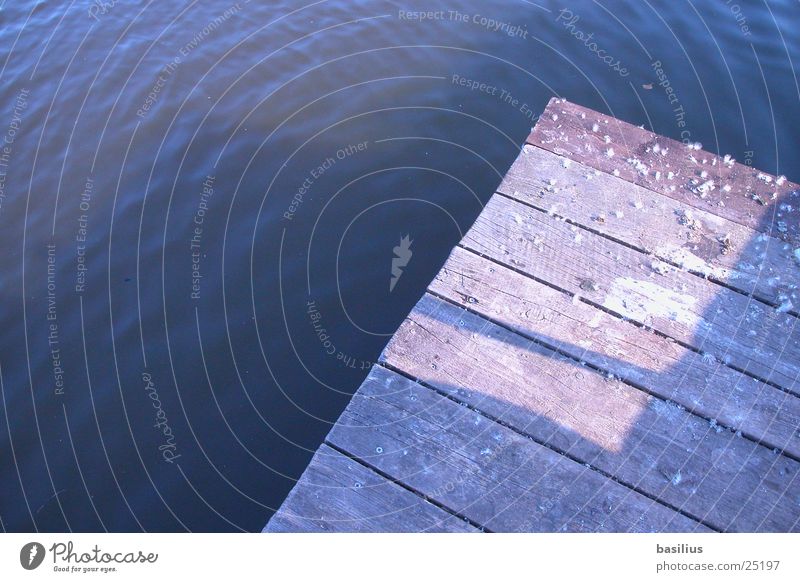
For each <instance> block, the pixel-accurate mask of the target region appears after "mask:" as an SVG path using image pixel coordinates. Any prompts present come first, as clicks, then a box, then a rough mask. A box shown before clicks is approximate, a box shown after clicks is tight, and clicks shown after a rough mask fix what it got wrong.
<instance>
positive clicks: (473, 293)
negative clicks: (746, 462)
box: [429, 247, 800, 459]
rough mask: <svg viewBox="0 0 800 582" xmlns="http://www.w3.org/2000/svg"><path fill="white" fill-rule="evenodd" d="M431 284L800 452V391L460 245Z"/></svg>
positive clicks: (701, 410)
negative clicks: (705, 355)
mask: <svg viewBox="0 0 800 582" xmlns="http://www.w3.org/2000/svg"><path fill="white" fill-rule="evenodd" d="M429 291H431V292H434V293H436V294H437V295H440V296H442V297H445V298H447V299H449V300H451V301H453V302H455V303H461V304H463V305H464V306H465V307H466V308H468V309H470V310H472V311H475V312H476V313H478V314H480V315H482V316H483V317H485V318H487V319H490V320H492V321H496V322H498V323H500V324H502V325H504V326H506V327H508V328H510V329H512V330H515V331H517V332H519V333H521V334H523V335H525V336H527V337H533V338H535V339H537V340H539V341H541V342H543V343H545V344H546V345H550V346H553V347H555V348H556V349H558V350H560V351H561V352H562V353H565V354H567V355H569V356H571V357H573V358H575V359H577V360H581V361H585V362H587V363H589V364H590V365H593V366H595V367H597V368H600V369H602V370H605V371H607V372H610V373H612V374H614V375H615V376H617V377H619V378H623V379H625V380H627V381H629V382H631V383H634V384H635V385H637V386H642V387H645V388H646V389H647V390H649V391H651V392H653V393H655V394H658V395H659V396H661V397H663V398H665V399H667V400H672V401H674V402H676V403H678V404H680V405H682V406H684V407H685V408H687V409H688V410H689V411H692V412H695V413H696V414H699V415H702V416H704V417H705V418H709V419H715V420H717V421H718V423H719V424H722V425H725V426H728V427H731V428H733V429H734V430H740V431H742V432H743V433H744V434H745V435H747V436H749V437H751V438H754V439H756V440H759V441H762V442H763V443H764V444H765V445H766V446H768V447H769V448H777V449H780V450H785V451H786V452H787V453H789V454H791V455H793V456H794V458H795V459H797V458H799V457H800V435H798V427H800V398H797V397H795V396H792V395H790V394H787V393H786V392H783V391H781V390H778V389H776V388H774V387H773V386H770V385H768V384H764V383H762V382H759V381H757V380H755V379H753V378H750V377H749V376H745V375H743V374H741V373H739V372H737V371H735V370H733V369H731V368H729V367H727V366H723V365H721V364H720V363H719V362H717V361H715V360H711V359H709V358H703V357H702V356H701V355H700V354H698V353H696V352H693V351H691V350H688V349H686V348H685V347H683V346H682V345H680V344H678V343H676V342H674V341H669V340H668V339H666V338H664V337H662V336H660V335H657V334H654V333H652V332H650V331H647V330H645V329H643V328H641V327H638V326H636V325H633V324H632V323H630V322H626V321H623V320H622V319H619V318H616V317H614V316H612V315H610V314H608V313H605V312H603V311H601V310H599V309H597V308H595V307H593V306H591V305H588V304H586V303H584V302H581V301H578V302H575V301H573V299H572V297H571V296H570V295H569V294H567V293H563V292H561V291H557V290H555V289H553V288H551V287H547V286H546V285H543V284H541V283H539V282H537V281H535V280H533V279H531V278H529V277H525V276H524V275H521V274H519V273H516V272H514V271H512V270H510V269H507V268H504V267H502V266H500V265H498V264H496V263H492V262H490V261H488V260H487V259H484V258H481V257H479V256H477V255H475V254H473V253H471V252H469V251H467V250H464V249H462V248H459V247H456V248H455V249H454V250H453V252H452V254H451V255H450V258H449V259H448V261H447V263H446V264H445V265H444V267H443V268H442V270H441V271H440V272H439V274H438V275H437V276H436V278H435V279H434V281H433V282H432V283H431V285H430V287H429Z"/></svg>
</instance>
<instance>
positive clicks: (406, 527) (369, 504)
mask: <svg viewBox="0 0 800 582" xmlns="http://www.w3.org/2000/svg"><path fill="white" fill-rule="evenodd" d="M264 531H265V532H273V533H274V532H315V531H316V532H322V531H325V532H422V531H429V532H434V531H438V532H469V531H473V532H474V531H478V530H477V529H475V528H474V527H472V526H471V525H469V524H468V523H466V522H465V521H464V520H462V519H459V518H457V517H455V516H453V515H451V514H449V513H447V512H446V511H444V510H442V509H440V508H438V507H436V506H435V505H432V504H431V503H428V502H427V501H425V500H424V499H422V498H421V497H419V496H417V495H415V494H414V493H412V492H410V491H408V490H406V489H403V488H402V487H400V486H399V485H397V484H395V483H392V482H391V481H389V480H387V479H385V478H384V477H381V476H380V475H378V474H377V473H374V472H373V471H370V470H369V469H367V468H366V467H364V466H363V465H361V464H360V463H357V462H356V461H353V460H352V459H350V458H348V457H346V456H345V455H342V454H341V453H339V452H337V451H336V450H334V449H332V448H330V447H328V446H326V445H322V446H321V447H320V448H319V450H318V451H317V452H316V454H315V455H314V458H313V459H312V460H311V464H310V465H309V466H308V468H307V469H306V471H305V472H304V473H303V476H302V477H301V478H300V480H299V481H298V482H297V485H296V486H295V487H294V488H293V489H292V491H291V492H290V493H289V496H288V497H287V498H286V501H284V503H283V505H282V506H281V508H280V509H279V510H278V511H277V513H275V515H274V516H273V517H272V519H271V520H270V521H269V523H268V524H267V527H266V528H265V529H264Z"/></svg>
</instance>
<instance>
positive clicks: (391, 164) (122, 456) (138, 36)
mask: <svg viewBox="0 0 800 582" xmlns="http://www.w3.org/2000/svg"><path fill="white" fill-rule="evenodd" d="M0 1H1V0H0ZM0 7H1V8H0V139H2V140H4V142H3V143H0V249H1V250H0V321H1V322H2V325H1V326H0V378H1V379H2V399H1V402H2V414H0V443H1V446H0V455H1V456H0V479H2V482H0V519H1V520H2V527H3V528H4V529H5V530H10V531H33V530H39V531H52V530H74V531H86V530H88V531H96V530H99V531H102V530H104V529H107V530H114V531H117V530H122V531H131V530H132V531H138V530H147V531H165V530H166V531H173V530H177V531H183V530H203V531H218V530H239V529H242V530H258V529H260V528H261V527H262V526H263V525H264V523H265V522H266V521H267V519H268V518H269V516H270V515H271V513H272V511H273V510H274V509H275V508H276V507H277V506H278V505H279V504H280V503H281V501H282V500H283V498H284V497H285V495H286V493H287V492H288V491H289V489H290V488H291V487H292V484H293V482H294V480H295V479H296V478H297V477H298V476H299V475H300V474H301V472H302V471H303V469H304V468H305V465H306V464H307V462H308V460H309V458H310V456H311V454H312V452H313V450H314V449H316V447H317V446H318V445H319V443H320V442H321V440H322V438H323V437H324V435H325V434H326V433H327V431H328V430H329V427H330V424H331V423H332V422H333V421H335V419H336V418H337V417H338V415H339V413H340V412H341V410H342V409H343V408H344V406H345V405H346V403H347V401H348V397H349V395H350V394H351V393H352V392H353V391H354V390H355V389H356V388H357V386H358V385H359V383H360V381H361V379H362V378H363V377H364V375H365V374H366V370H367V369H368V367H369V365H370V362H372V361H373V360H375V359H376V358H377V356H378V354H379V353H380V351H381V349H382V348H383V346H384V345H385V343H386V341H387V340H388V337H389V336H390V335H391V334H392V332H393V331H394V330H395V329H396V327H397V326H398V325H399V323H400V322H401V321H402V319H403V317H404V315H405V314H407V313H408V311H409V310H410V309H411V307H412V306H413V305H414V303H415V302H416V300H417V299H418V298H419V297H420V295H421V294H422V292H423V290H424V289H425V287H426V286H427V283H428V282H429V281H430V279H431V278H432V277H433V275H434V274H435V273H436V271H437V270H438V269H439V267H440V266H441V264H442V263H443V261H444V260H445V258H446V256H447V255H448V253H449V251H450V249H451V247H452V246H453V245H454V244H455V243H456V242H457V241H458V240H459V239H460V237H461V236H462V234H463V233H464V232H465V231H466V229H468V228H469V226H470V224H471V223H472V221H473V220H474V219H475V217H476V216H477V214H478V213H479V212H480V210H481V208H482V204H483V203H484V202H485V201H486V200H487V199H488V197H489V196H490V195H491V194H492V192H493V189H494V187H495V186H496V185H497V184H498V183H499V181H500V177H501V176H502V174H503V173H504V172H505V171H506V170H507V168H508V166H509V165H510V164H511V162H512V160H513V159H514V158H515V157H516V155H517V153H518V151H519V147H520V144H521V143H522V142H523V140H524V138H525V136H526V135H527V133H528V132H529V130H530V127H531V126H532V125H534V124H535V122H536V116H537V115H538V114H539V113H540V112H541V111H542V109H543V108H544V106H545V104H546V103H547V101H548V99H549V98H550V97H552V96H553V95H559V96H562V97H565V98H567V99H569V100H571V101H574V102H577V103H580V104H582V105H586V106H588V107H591V108H595V109H599V110H601V111H603V112H606V113H610V114H611V115H614V116H616V117H619V118H622V119H625V120H627V121H631V122H633V123H636V124H643V125H644V126H645V127H647V128H648V129H651V130H653V131H655V132H657V133H661V134H664V135H668V136H670V137H674V138H676V139H683V140H686V141H692V142H701V143H702V144H703V145H704V147H705V148H706V149H710V150H713V151H717V152H720V153H730V154H732V155H733V156H734V157H735V158H737V159H738V160H745V161H747V162H748V163H752V164H753V165H754V166H757V167H759V168H761V169H763V170H765V171H769V172H771V173H775V174H786V175H787V176H788V177H789V178H791V179H793V180H795V181H797V180H798V179H800V167H798V156H800V142H799V141H798V139H797V131H796V130H797V127H796V123H795V120H796V119H798V118H800V89H799V88H798V79H797V75H796V64H797V63H798V62H800V34H798V32H797V30H798V29H797V23H798V22H800V7H798V5H797V3H796V2H793V1H791V0H782V1H771V2H746V3H745V2H741V4H736V3H735V2H726V1H725V0H715V1H711V0H707V1H703V2H697V1H694V2H690V1H688V0H677V1H675V0H669V1H667V0H661V1H658V2H588V1H586V2H575V3H572V4H570V5H568V6H565V5H563V4H559V3H554V2H549V1H546V0H541V1H539V2H527V1H523V0H518V1H506V2H500V1H481V2H477V1H472V2H469V1H465V0H461V1H454V2H450V3H448V5H447V6H441V5H438V4H435V3H433V4H432V3H426V2H419V1H417V2H409V3H398V2H387V1H347V2H344V1H339V0H330V1H324V0H322V1H318V2H313V3H312V2H309V3H308V4H305V3H303V2H288V1H283V2H277V1H266V2H255V1H254V2H246V1H244V0H240V2H239V3H235V2H229V1H227V0H204V1H203V2H199V1H195V2H156V1H152V2H144V1H138V2H136V1H129V2H124V1H115V2H112V1H106V2H104V3H103V2H100V1H99V0H98V1H96V2H94V1H89V0H86V1H71V2H67V1H61V2H47V1H37V2H30V1H25V0H20V1H17V2H9V1H4V2H2V3H0ZM415 11H425V12H430V13H428V14H424V15H419V14H415V13H414V12H415ZM657 69H661V70H662V71H663V72H659V71H657ZM406 236H407V237H408V239H407V240H408V241H410V244H409V243H404V242H402V240H403V237H406ZM395 247H397V249H398V250H397V251H395ZM396 257H400V258H401V259H402V260H400V263H399V264H401V267H400V269H399V275H398V272H397V271H396V272H395V274H394V276H393V273H392V261H393V258H396ZM403 264H404V265H405V266H402V265H403Z"/></svg>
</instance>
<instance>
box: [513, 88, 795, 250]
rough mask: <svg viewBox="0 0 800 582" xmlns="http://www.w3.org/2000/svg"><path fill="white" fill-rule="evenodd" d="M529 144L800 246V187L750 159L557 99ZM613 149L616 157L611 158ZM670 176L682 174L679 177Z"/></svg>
mask: <svg viewBox="0 0 800 582" xmlns="http://www.w3.org/2000/svg"><path fill="white" fill-rule="evenodd" d="M606 136H608V138H607V139H606ZM528 143H530V144H531V145H536V146H539V147H541V148H544V149H546V150H550V151H552V152H554V153H556V154H559V155H562V156H566V157H568V158H570V159H572V160H574V161H576V162H580V163H582V164H586V165H587V166H590V167H593V168H595V169H597V170H599V171H601V172H605V173H608V174H611V173H613V172H614V171H615V170H616V172H618V174H619V176H620V177H621V178H622V179H623V180H625V181H627V182H631V183H633V184H638V185H639V186H643V187H645V188H649V189H650V190H653V191H654V192H658V193H660V194H664V195H666V196H669V197H671V198H674V199H676V200H680V201H681V202H684V203H686V204H689V205H690V206H693V207H695V208H699V209H703V210H708V211H709V212H712V213H713V214H716V215H717V216H721V217H724V218H727V219H728V220H732V221H734V222H738V223H739V224H742V225H744V226H748V227H750V228H752V229H754V230H758V231H760V232H765V233H767V234H771V235H772V236H774V237H776V238H780V239H783V240H787V241H789V242H791V243H793V244H794V245H795V246H797V245H798V244H800V213H798V212H797V205H798V203H800V192H798V188H800V187H798V185H797V184H795V183H793V182H789V181H788V180H786V181H783V182H782V183H781V184H778V180H777V177H776V176H772V175H769V174H767V173H765V172H760V171H758V170H756V169H755V168H752V167H750V166H747V165H744V164H740V163H737V162H733V163H726V162H725V158H724V155H723V156H722V157H720V156H717V155H715V154H712V153H709V152H706V151H703V150H697V149H693V148H691V149H690V148H689V147H687V145H686V144H683V143H680V142H677V141H675V140H672V139H669V138H666V137H662V136H659V135H656V134H654V133H652V132H649V131H646V130H644V129H642V128H640V127H636V126H634V125H631V124H630V123H626V122H624V121H621V120H619V119H615V118H613V117H609V116H608V115H604V114H602V113H598V112H596V111H592V110H591V109H587V108H585V107H581V106H580V105H576V104H574V103H569V102H567V101H563V100H560V99H555V98H554V99H551V100H550V103H549V104H548V105H547V108H546V109H545V111H544V113H543V115H542V116H541V118H540V119H539V121H538V123H537V124H536V127H534V129H533V131H532V132H531V134H530V136H529V137H528ZM656 146H657V147H656ZM610 149H611V150H613V155H609V150H610ZM704 162H705V163H704ZM704 172H705V175H704V174H703V173H704ZM670 173H672V174H674V176H673V177H672V178H671V179H670V178H669V175H670ZM709 180H713V181H714V185H713V190H712V189H709V188H710V186H708V187H706V190H707V191H706V192H703V188H701V186H702V185H703V184H706V183H707V182H708V181H709ZM726 187H728V188H729V190H726V189H725V188H726ZM783 205H789V206H791V207H792V208H793V210H792V209H790V208H789V207H788V206H783Z"/></svg>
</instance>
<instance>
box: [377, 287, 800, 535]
mask: <svg viewBox="0 0 800 582" xmlns="http://www.w3.org/2000/svg"><path fill="white" fill-rule="evenodd" d="M382 359H383V360H384V361H385V362H387V363H388V364H389V365H391V366H393V367H396V368H399V369H402V370H404V371H405V372H406V373H408V374H410V375H412V376H414V377H415V378H419V379H420V380H421V381H423V382H425V383H426V384H430V385H432V386H434V387H436V388H437V389H438V390H441V391H442V392H444V393H447V394H449V395H451V396H453V397H454V398H456V399H458V400H460V401H462V402H464V403H466V404H469V405H471V406H474V407H476V408H478V409H479V410H483V411H486V412H487V413H489V414H490V415H491V416H493V417H495V418H498V419H500V420H502V421H503V422H506V423H508V424H509V425H511V426H514V427H516V428H517V429H519V430H520V431H521V432H523V433H525V434H528V435H530V436H531V437H533V438H534V439H536V440H537V441H538V442H541V443H547V444H549V445H550V446H552V447H554V448H555V449H557V450H558V451H561V452H563V453H565V454H568V455H570V456H572V457H573V458H577V459H578V460H580V461H581V462H583V463H588V464H590V465H591V466H593V467H598V468H599V469H601V470H603V471H604V472H606V473H608V474H610V475H613V476H614V477H616V478H618V479H619V480H620V481H622V482H623V483H626V484H628V485H629V486H630V487H632V488H636V489H638V490H640V491H642V492H644V493H646V494H648V495H651V496H653V497H654V498H657V499H661V500H664V501H665V502H668V503H669V504H671V505H672V506H673V507H677V508H681V509H683V510H685V511H686V512H687V513H689V514H690V515H692V516H693V517H695V518H697V519H698V520H702V521H704V522H706V523H709V524H711V525H713V526H714V527H716V528H718V529H720V530H724V531H789V530H791V529H795V528H798V527H800V524H798V523H797V519H798V516H800V505H798V502H799V501H800V499H799V498H800V479H795V477H796V476H797V474H798V472H799V470H800V464H798V463H797V462H795V461H793V460H791V459H788V458H786V457H783V456H781V455H777V454H774V453H773V452H771V451H769V450H768V449H766V448H765V447H762V446H760V445H758V444H756V443H753V442H751V441H748V440H745V439H741V438H737V437H736V436H735V435H734V434H733V433H732V432H729V431H726V430H718V427H716V426H712V425H711V424H710V423H709V422H707V421H704V420H702V419H700V418H698V417H697V416H695V415H693V414H690V413H689V412H687V411H686V410H684V409H682V408H679V407H677V406H675V405H673V404H669V403H667V402H664V401H663V400H660V399H657V398H653V397H651V396H649V395H647V394H645V393H644V392H642V391H640V390H636V389H635V388H632V387H630V386H628V385H626V384H624V383H623V382H621V381H619V380H618V379H616V378H609V377H608V376H606V375H603V374H601V373H599V372H597V371H594V370H592V369H589V368H587V367H585V366H581V365H580V364H579V363H578V362H575V361H574V360H570V359H568V358H564V357H562V356H559V355H558V354H556V353H555V352H552V351H551V350H548V349H546V348H543V347H541V346H539V345H537V344H535V343H533V342H531V341H529V340H526V339H525V338H522V337H521V336H519V335H517V334H515V333H513V332H511V331H508V330H506V329H504V328H502V327H499V326H497V325H495V324H493V323H490V322H489V321H487V320H486V319H484V318H482V317H480V316H477V315H475V314H472V313H470V312H467V311H465V310H463V309H462V308H460V307H458V306H454V305H452V304H450V303H449V302H445V301H442V300H440V299H437V298H435V297H432V296H430V295H426V296H424V297H423V298H422V299H421V300H420V302H419V303H418V305H417V306H416V307H415V308H414V310H413V311H412V312H411V314H410V315H409V318H408V319H407V320H406V321H405V322H404V323H403V324H402V325H401V326H400V329H399V330H398V331H397V333H396V334H395V336H394V337H393V339H392V341H391V342H390V343H389V345H388V346H387V348H386V350H385V351H384V354H383V356H382ZM743 508H746V510H743Z"/></svg>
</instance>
